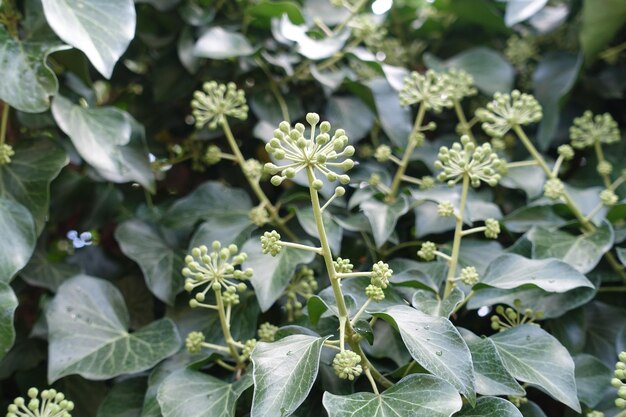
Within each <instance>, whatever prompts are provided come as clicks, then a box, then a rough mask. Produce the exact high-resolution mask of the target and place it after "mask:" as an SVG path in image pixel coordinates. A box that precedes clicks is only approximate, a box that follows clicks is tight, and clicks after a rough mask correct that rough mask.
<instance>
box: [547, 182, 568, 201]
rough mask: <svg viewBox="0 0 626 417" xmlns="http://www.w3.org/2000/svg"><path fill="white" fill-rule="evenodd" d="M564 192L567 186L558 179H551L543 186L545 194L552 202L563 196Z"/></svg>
mask: <svg viewBox="0 0 626 417" xmlns="http://www.w3.org/2000/svg"><path fill="white" fill-rule="evenodd" d="M564 192H565V186H564V185H563V183H562V182H561V180H560V179H558V178H552V179H549V180H548V181H546V183H545V184H544V185H543V194H544V195H545V196H546V197H548V198H550V199H552V200H558V199H559V198H561V197H562V196H563V193H564Z"/></svg>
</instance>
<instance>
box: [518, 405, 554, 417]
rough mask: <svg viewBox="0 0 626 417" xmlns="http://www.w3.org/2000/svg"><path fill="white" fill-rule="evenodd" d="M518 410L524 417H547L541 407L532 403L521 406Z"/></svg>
mask: <svg viewBox="0 0 626 417" xmlns="http://www.w3.org/2000/svg"><path fill="white" fill-rule="evenodd" d="M519 410H520V411H521V412H522V415H523V416H524V417H547V416H546V414H545V413H544V412H543V410H542V409H541V407H539V406H538V405H537V404H535V403H534V402H532V401H529V402H527V403H526V404H522V406H521V407H520V408H519Z"/></svg>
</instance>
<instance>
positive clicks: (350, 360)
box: [333, 350, 363, 381]
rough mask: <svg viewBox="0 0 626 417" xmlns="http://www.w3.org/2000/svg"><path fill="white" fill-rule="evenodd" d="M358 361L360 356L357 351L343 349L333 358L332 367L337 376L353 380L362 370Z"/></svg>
mask: <svg viewBox="0 0 626 417" xmlns="http://www.w3.org/2000/svg"><path fill="white" fill-rule="evenodd" d="M360 363H361V357H360V356H359V355H358V354H357V353H355V352H353V351H351V350H344V351H343V352H339V353H338V354H337V355H336V356H335V358H334V359H333V369H334V370H335V374H336V375H337V376H338V377H339V378H341V379H348V380H350V381H354V379H355V378H357V377H358V376H359V375H361V373H362V372H363V368H362V367H361V365H360Z"/></svg>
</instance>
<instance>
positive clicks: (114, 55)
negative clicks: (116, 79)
mask: <svg viewBox="0 0 626 417" xmlns="http://www.w3.org/2000/svg"><path fill="white" fill-rule="evenodd" d="M42 3H43V9H44V12H45V14H46V20H47V21H48V23H49V24H50V26H51V27H52V29H54V31H55V32H56V34H57V35H59V37H60V38H61V39H63V40H64V41H65V42H67V43H69V44H70V45H72V46H74V47H75V48H78V49H80V50H81V51H83V52H84V53H85V55H87V58H89V60H90V61H91V63H92V64H93V66H94V67H96V69H97V70H98V71H99V72H100V73H101V74H102V75H104V76H105V77H106V78H111V74H113V67H115V63H116V62H117V60H118V59H119V58H120V57H121V56H122V54H123V53H124V52H125V51H126V48H128V44H130V41H131V40H132V39H133V38H134V37H135V5H134V3H133V1H132V0H90V1H89V3H85V2H83V1H81V0H42Z"/></svg>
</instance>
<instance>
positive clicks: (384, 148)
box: [374, 145, 392, 163]
mask: <svg viewBox="0 0 626 417" xmlns="http://www.w3.org/2000/svg"><path fill="white" fill-rule="evenodd" d="M391 155H392V152H391V148H390V147H389V146H388V145H380V146H379V147H378V148H376V152H374V158H376V160H377V161H378V162H381V163H382V162H387V161H388V160H389V158H390V157H391Z"/></svg>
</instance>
